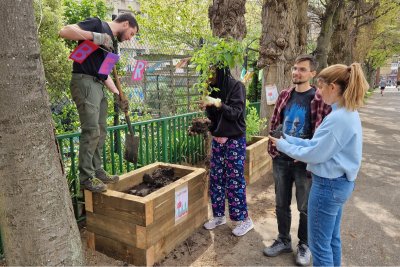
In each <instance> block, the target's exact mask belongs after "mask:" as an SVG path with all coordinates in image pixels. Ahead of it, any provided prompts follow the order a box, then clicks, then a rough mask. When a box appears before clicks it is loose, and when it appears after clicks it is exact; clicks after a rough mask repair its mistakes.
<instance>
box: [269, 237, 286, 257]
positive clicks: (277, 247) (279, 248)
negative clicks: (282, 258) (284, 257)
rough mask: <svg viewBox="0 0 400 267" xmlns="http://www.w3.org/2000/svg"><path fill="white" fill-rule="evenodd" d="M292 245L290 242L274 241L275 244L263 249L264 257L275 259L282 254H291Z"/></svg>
mask: <svg viewBox="0 0 400 267" xmlns="http://www.w3.org/2000/svg"><path fill="white" fill-rule="evenodd" d="M292 251H293V249H292V243H291V242H286V243H285V242H283V241H282V240H281V239H280V238H278V239H276V240H275V242H274V243H273V244H272V245H271V246H269V247H266V248H265V249H264V251H263V252H264V255H265V256H267V257H275V256H278V255H280V254H282V253H289V252H292Z"/></svg>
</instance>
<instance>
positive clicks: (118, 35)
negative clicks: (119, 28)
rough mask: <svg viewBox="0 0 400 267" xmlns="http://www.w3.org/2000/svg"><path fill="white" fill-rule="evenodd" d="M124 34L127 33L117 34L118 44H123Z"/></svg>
mask: <svg viewBox="0 0 400 267" xmlns="http://www.w3.org/2000/svg"><path fill="white" fill-rule="evenodd" d="M124 33H125V32H119V33H118V34H117V40H118V42H122V36H123V35H124Z"/></svg>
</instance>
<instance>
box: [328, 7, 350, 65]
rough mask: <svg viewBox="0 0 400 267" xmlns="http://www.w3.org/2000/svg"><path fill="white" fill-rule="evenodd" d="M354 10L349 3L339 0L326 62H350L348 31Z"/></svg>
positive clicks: (330, 63) (347, 63)
mask: <svg viewBox="0 0 400 267" xmlns="http://www.w3.org/2000/svg"><path fill="white" fill-rule="evenodd" d="M353 13H354V10H353V6H352V4H351V3H348V4H346V1H340V2H339V6H338V8H337V10H336V15H335V18H334V22H333V24H334V25H336V26H335V30H334V32H333V34H332V37H331V50H330V52H329V54H328V64H329V65H332V64H346V65H349V64H351V62H352V56H351V48H350V46H351V43H350V32H351V30H352V27H353V25H352V24H353V20H352V16H353Z"/></svg>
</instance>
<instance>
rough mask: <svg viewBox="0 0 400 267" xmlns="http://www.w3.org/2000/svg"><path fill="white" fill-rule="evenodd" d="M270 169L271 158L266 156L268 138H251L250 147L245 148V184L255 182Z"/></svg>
mask: <svg viewBox="0 0 400 267" xmlns="http://www.w3.org/2000/svg"><path fill="white" fill-rule="evenodd" d="M271 168H272V158H271V156H270V155H269V154H268V137H265V136H253V137H252V139H251V145H249V146H247V147H246V163H245V169H244V177H245V179H246V183H247V184H251V183H253V182H255V181H257V180H258V179H259V178H260V177H261V176H263V175H264V174H266V173H267V172H268V171H269V170H271Z"/></svg>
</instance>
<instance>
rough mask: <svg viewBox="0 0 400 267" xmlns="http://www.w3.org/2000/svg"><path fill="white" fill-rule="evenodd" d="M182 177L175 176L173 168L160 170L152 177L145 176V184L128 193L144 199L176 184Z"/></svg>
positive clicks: (133, 188) (136, 186) (154, 172)
mask: <svg viewBox="0 0 400 267" xmlns="http://www.w3.org/2000/svg"><path fill="white" fill-rule="evenodd" d="M180 178H181V177H177V176H175V172H174V169H173V168H158V169H156V170H155V171H153V173H152V174H151V175H149V174H147V173H146V174H144V175H143V183H141V184H138V185H135V186H134V187H132V188H131V189H129V190H128V191H127V192H126V193H128V194H131V195H135V196H140V197H144V196H147V195H148V194H150V193H152V192H154V191H156V190H157V189H159V188H161V187H164V186H166V185H169V184H170V183H173V182H175V181H176V180H178V179H180Z"/></svg>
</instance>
